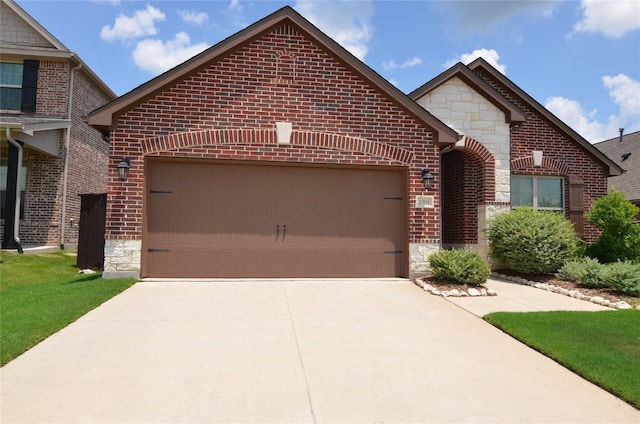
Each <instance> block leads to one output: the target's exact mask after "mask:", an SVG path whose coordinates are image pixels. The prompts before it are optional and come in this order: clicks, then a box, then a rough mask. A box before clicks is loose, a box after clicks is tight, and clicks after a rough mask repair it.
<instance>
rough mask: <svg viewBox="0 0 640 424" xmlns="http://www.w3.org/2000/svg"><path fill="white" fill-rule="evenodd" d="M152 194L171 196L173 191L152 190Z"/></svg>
mask: <svg viewBox="0 0 640 424" xmlns="http://www.w3.org/2000/svg"><path fill="white" fill-rule="evenodd" d="M149 192H150V193H151V194H171V190H150V191H149Z"/></svg>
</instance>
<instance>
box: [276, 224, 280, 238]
mask: <svg viewBox="0 0 640 424" xmlns="http://www.w3.org/2000/svg"><path fill="white" fill-rule="evenodd" d="M279 238H280V226H279V225H276V241H278V239H279Z"/></svg>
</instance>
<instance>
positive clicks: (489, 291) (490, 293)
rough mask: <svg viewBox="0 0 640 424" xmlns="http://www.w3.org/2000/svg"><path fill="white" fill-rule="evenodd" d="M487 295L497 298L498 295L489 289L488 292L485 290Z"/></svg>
mask: <svg viewBox="0 0 640 424" xmlns="http://www.w3.org/2000/svg"><path fill="white" fill-rule="evenodd" d="M487 295H489V296H497V295H498V293H496V291H495V290H493V289H489V290H487Z"/></svg>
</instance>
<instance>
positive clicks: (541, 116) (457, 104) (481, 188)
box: [409, 58, 622, 257]
mask: <svg viewBox="0 0 640 424" xmlns="http://www.w3.org/2000/svg"><path fill="white" fill-rule="evenodd" d="M409 97H411V98H412V99H413V100H415V101H416V102H417V103H418V104H420V105H421V106H422V107H424V108H425V109H427V110H429V111H430V112H431V113H433V114H434V115H435V116H436V117H437V118H439V119H440V120H442V121H444V122H446V123H447V124H449V125H451V126H452V127H453V128H455V129H456V130H457V131H458V132H460V133H461V134H464V137H463V138H462V139H461V140H459V141H458V142H456V143H455V144H454V145H452V146H449V147H447V148H445V149H441V150H440V155H441V156H440V157H441V171H440V177H441V179H442V190H441V204H442V228H443V231H442V244H443V246H444V247H459V248H461V247H466V248H475V249H477V250H479V252H480V253H481V254H482V255H483V256H485V257H486V256H487V241H486V237H485V229H486V222H487V219H489V218H491V216H493V215H494V214H495V213H497V212H500V211H504V210H509V209H510V208H512V207H516V206H527V207H533V208H536V209H542V210H553V211H558V212H562V213H564V214H565V216H566V217H568V218H569V219H570V220H571V222H572V223H573V225H574V228H575V229H576V232H577V234H578V235H579V236H580V237H581V238H583V239H584V240H585V241H588V242H590V241H593V240H594V238H595V237H597V235H598V230H597V229H596V228H595V227H593V226H590V225H589V224H588V222H587V219H586V217H585V212H586V211H588V210H589V209H590V207H591V203H592V202H593V201H594V200H595V199H597V198H599V197H602V196H604V195H605V194H606V192H607V185H606V181H607V177H608V176H612V175H620V174H621V173H622V169H621V168H620V166H618V165H617V164H616V163H615V162H614V161H612V160H611V159H610V158H609V157H607V156H606V155H605V154H603V153H602V152H601V151H600V150H598V149H597V148H595V147H594V146H593V145H592V144H590V143H589V142H588V141H587V140H585V139H584V138H583V137H582V136H580V135H579V134H578V133H576V132H575V131H574V130H572V129H571V128H570V127H569V126H567V125H566V124H565V123H564V122H562V121H561V120H560V119H558V118H557V117H556V116H554V115H553V114H552V113H551V112H549V111H548V110H547V109H546V108H545V107H544V106H542V105H541V104H540V103H538V102H537V101H536V100H535V99H533V98H532V97H531V96H529V95H528V94H527V93H526V92H525V91H524V90H522V89H521V88H520V87H518V86H517V85H516V84H514V83H513V82H512V81H511V80H509V79H508V78H507V77H506V76H505V75H504V74H502V73H501V72H499V71H498V70H496V69H495V68H494V67H492V66H491V65H490V64H489V63H488V62H487V61H485V60H484V59H482V58H479V59H476V60H475V61H473V62H472V63H470V64H469V65H467V66H465V65H463V64H461V63H458V64H457V65H454V66H453V67H451V68H449V69H448V70H446V71H445V72H443V73H442V74H440V75H439V76H437V77H436V78H434V79H433V80H431V81H429V82H428V83H426V84H424V85H423V86H421V87H419V88H418V89H416V90H414V91H413V92H412V93H410V94H409Z"/></svg>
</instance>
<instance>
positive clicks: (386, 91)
mask: <svg viewBox="0 0 640 424" xmlns="http://www.w3.org/2000/svg"><path fill="white" fill-rule="evenodd" d="M285 24H287V25H291V26H292V27H294V28H295V29H296V31H298V32H300V33H301V34H303V35H304V36H306V37H308V38H309V39H311V40H312V41H313V42H315V43H316V44H317V45H318V46H319V47H321V48H322V49H323V50H324V51H325V52H326V53H327V54H329V55H330V56H332V57H333V58H334V59H336V60H338V61H340V62H342V63H343V64H344V65H345V66H347V67H348V68H349V69H351V70H352V71H354V72H355V73H356V74H358V75H359V76H360V77H361V78H362V79H363V80H365V81H367V82H368V83H369V84H370V85H371V86H372V87H374V88H376V89H377V90H378V91H379V92H380V93H382V94H383V95H384V96H386V97H387V98H388V99H389V100H391V101H392V102H393V103H395V104H396V105H397V106H398V107H400V108H401V109H403V110H404V111H405V112H406V113H408V114H410V115H411V116H413V117H414V118H415V119H417V120H418V121H419V122H422V123H424V124H425V126H427V127H428V128H430V129H431V130H432V131H433V132H434V141H435V142H436V143H440V144H451V143H455V141H456V140H457V139H458V134H457V133H456V132H455V130H453V129H452V128H450V127H449V126H447V125H446V124H445V123H443V122H442V121H440V120H439V119H438V118H436V117H435V116H433V115H432V114H430V113H429V112H427V111H426V110H425V109H423V108H422V107H420V106H419V105H418V104H416V103H415V102H413V101H412V100H411V99H410V98H409V97H407V96H406V95H405V94H404V93H402V92H401V91H400V90H398V89H397V88H396V87H395V86H393V85H392V84H391V83H390V82H388V81H387V80H386V79H384V78H383V77H381V76H380V75H379V74H378V73H376V72H375V71H374V70H372V69H371V68H370V67H368V66H367V65H366V64H364V63H363V62H362V61H360V60H359V59H358V58H356V57H355V56H353V55H352V54H351V53H349V52H348V51H347V50H345V49H344V48H343V47H342V46H340V45H339V44H338V43H336V42H335V41H334V40H333V39H331V38H330V37H329V36H327V35H326V34H324V33H323V32H322V31H320V30H319V29H318V28H317V27H315V26H314V25H313V24H312V23H311V22H309V21H308V20H306V19H305V18H304V17H302V15H300V14H298V13H297V12H296V11H294V10H293V9H292V8H291V7H289V6H285V7H283V8H282V9H280V10H278V11H276V12H275V13H273V14H271V15H269V16H267V17H265V18H263V19H261V20H260V21H258V22H256V23H254V24H253V25H251V26H249V27H247V28H245V29H244V30H242V31H240V32H238V33H236V34H234V35H232V36H230V37H229V38H227V39H225V40H223V41H221V42H220V43H218V44H216V45H214V46H212V47H210V48H208V49H207V50H205V51H204V52H202V53H200V54H198V55H196V56H194V57H192V58H191V59H189V60H187V61H186V62H183V63H182V64H180V65H178V66H176V67H175V68H173V69H170V70H169V71H167V72H165V73H163V74H161V75H159V76H157V77H156V78H154V79H152V80H150V81H148V82H146V83H145V84H142V85H141V86H139V87H137V88H135V89H134V90H132V91H130V92H129V93H127V94H125V95H123V96H121V97H119V98H118V99H116V100H114V101H112V102H111V103H108V104H106V105H105V106H103V107H101V108H99V109H96V110H94V111H93V112H91V113H90V114H89V115H88V123H89V125H92V126H93V127H95V128H96V129H98V130H100V131H103V132H106V131H109V130H110V129H111V128H113V127H114V125H115V123H116V121H117V117H118V116H119V115H120V114H122V113H124V112H125V111H127V110H129V109H131V108H133V107H135V106H136V105H137V104H139V103H141V102H143V101H145V100H146V99H148V98H150V97H152V96H154V95H155V94H157V93H159V92H161V91H163V90H164V89H166V88H167V87H169V86H170V85H172V84H174V83H176V82H178V81H180V80H182V79H184V78H185V77H187V76H189V75H190V74H193V73H195V72H197V71H199V70H200V69H202V68H203V67H205V66H207V65H208V64H209V63H211V62H212V61H215V60H218V59H221V58H223V57H225V56H226V55H227V54H229V53H230V52H232V51H234V50H237V49H238V48H240V47H243V46H244V45H246V44H249V43H251V42H252V41H254V40H256V39H258V38H260V37H261V36H262V35H264V34H266V33H269V32H271V31H272V30H274V29H276V28H278V27H280V26H282V25H285Z"/></svg>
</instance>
